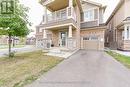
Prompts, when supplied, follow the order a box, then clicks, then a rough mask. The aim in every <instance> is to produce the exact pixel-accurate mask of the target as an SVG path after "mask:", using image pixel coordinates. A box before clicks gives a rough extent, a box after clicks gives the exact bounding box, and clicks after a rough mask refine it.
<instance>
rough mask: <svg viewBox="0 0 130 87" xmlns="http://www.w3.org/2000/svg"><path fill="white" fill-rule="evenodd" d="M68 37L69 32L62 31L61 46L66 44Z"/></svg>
mask: <svg viewBox="0 0 130 87" xmlns="http://www.w3.org/2000/svg"><path fill="white" fill-rule="evenodd" d="M66 39H67V33H66V32H60V46H62V47H64V46H66Z"/></svg>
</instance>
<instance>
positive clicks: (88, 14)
mask: <svg viewBox="0 0 130 87" xmlns="http://www.w3.org/2000/svg"><path fill="white" fill-rule="evenodd" d="M92 20H94V10H88V11H86V12H84V21H92Z"/></svg>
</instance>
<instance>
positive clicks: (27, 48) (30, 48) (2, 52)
mask: <svg viewBox="0 0 130 87" xmlns="http://www.w3.org/2000/svg"><path fill="white" fill-rule="evenodd" d="M11 50H12V51H16V52H17V53H20V52H32V51H35V50H39V49H37V48H36V47H35V46H31V45H26V46H25V47H21V48H12V49H11ZM7 54H8V48H6V49H0V57H2V56H5V55H7Z"/></svg>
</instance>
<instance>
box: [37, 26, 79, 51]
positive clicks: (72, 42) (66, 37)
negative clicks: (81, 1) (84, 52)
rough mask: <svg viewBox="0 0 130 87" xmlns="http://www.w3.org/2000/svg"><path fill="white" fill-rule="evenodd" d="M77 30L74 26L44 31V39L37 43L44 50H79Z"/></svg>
mask: <svg viewBox="0 0 130 87" xmlns="http://www.w3.org/2000/svg"><path fill="white" fill-rule="evenodd" d="M76 34H77V29H75V27H73V26H72V25H69V26H64V27H56V28H53V29H43V39H42V40H40V41H37V44H38V45H40V46H41V47H42V48H43V49H52V48H54V47H56V48H58V47H59V48H65V49H68V50H75V49H78V48H77V47H78V46H77V45H78V44H77V35H76Z"/></svg>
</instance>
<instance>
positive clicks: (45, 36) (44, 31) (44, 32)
mask: <svg viewBox="0 0 130 87" xmlns="http://www.w3.org/2000/svg"><path fill="white" fill-rule="evenodd" d="M46 38H47V34H46V29H43V39H46Z"/></svg>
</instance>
